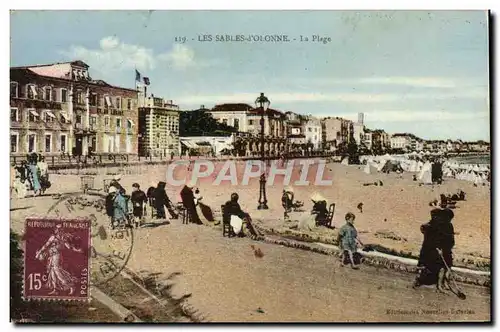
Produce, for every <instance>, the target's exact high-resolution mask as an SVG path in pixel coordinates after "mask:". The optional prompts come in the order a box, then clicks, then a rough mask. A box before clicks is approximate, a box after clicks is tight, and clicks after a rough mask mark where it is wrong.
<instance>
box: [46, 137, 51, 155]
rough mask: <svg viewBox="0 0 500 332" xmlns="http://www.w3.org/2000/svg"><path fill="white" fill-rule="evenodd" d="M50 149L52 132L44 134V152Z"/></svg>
mask: <svg viewBox="0 0 500 332" xmlns="http://www.w3.org/2000/svg"><path fill="white" fill-rule="evenodd" d="M51 151H52V134H45V152H51Z"/></svg>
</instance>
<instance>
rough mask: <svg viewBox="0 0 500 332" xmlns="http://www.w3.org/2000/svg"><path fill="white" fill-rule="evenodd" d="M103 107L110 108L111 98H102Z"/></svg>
mask: <svg viewBox="0 0 500 332" xmlns="http://www.w3.org/2000/svg"><path fill="white" fill-rule="evenodd" d="M104 105H105V106H106V107H111V106H112V105H111V98H110V97H109V96H104Z"/></svg>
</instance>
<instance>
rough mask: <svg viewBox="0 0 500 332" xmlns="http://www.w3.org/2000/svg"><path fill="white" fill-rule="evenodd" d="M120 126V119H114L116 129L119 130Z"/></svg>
mask: <svg viewBox="0 0 500 332" xmlns="http://www.w3.org/2000/svg"><path fill="white" fill-rule="evenodd" d="M121 126H122V119H120V118H116V128H121Z"/></svg>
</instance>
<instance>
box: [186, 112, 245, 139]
mask: <svg viewBox="0 0 500 332" xmlns="http://www.w3.org/2000/svg"><path fill="white" fill-rule="evenodd" d="M179 122H180V123H179V136H228V135H230V134H231V133H234V132H236V131H237V130H236V128H234V127H232V126H228V125H227V124H225V123H220V122H218V121H217V120H216V119H214V118H213V117H212V114H211V113H209V112H207V111H206V110H204V109H199V110H195V111H182V112H180V118H179Z"/></svg>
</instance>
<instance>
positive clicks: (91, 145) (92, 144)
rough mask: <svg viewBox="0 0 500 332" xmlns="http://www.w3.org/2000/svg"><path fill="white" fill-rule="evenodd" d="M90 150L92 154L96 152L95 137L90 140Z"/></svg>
mask: <svg viewBox="0 0 500 332" xmlns="http://www.w3.org/2000/svg"><path fill="white" fill-rule="evenodd" d="M90 148H91V149H92V151H93V152H96V151H97V137H95V136H92V139H91V141H90Z"/></svg>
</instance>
